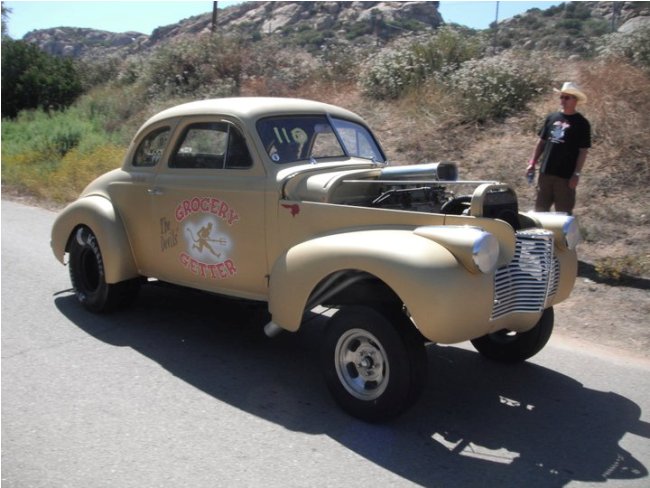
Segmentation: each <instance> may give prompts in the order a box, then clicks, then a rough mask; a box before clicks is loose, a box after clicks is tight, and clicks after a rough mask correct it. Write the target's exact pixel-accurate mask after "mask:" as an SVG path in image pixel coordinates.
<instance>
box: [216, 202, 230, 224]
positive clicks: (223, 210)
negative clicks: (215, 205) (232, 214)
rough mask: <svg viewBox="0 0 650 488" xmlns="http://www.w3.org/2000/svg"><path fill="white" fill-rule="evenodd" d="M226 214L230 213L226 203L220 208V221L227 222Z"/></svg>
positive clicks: (222, 203)
mask: <svg viewBox="0 0 650 488" xmlns="http://www.w3.org/2000/svg"><path fill="white" fill-rule="evenodd" d="M226 212H228V204H227V203H226V202H221V205H220V206H219V213H218V215H217V216H218V217H219V218H220V219H223V220H226V218H227V217H226Z"/></svg>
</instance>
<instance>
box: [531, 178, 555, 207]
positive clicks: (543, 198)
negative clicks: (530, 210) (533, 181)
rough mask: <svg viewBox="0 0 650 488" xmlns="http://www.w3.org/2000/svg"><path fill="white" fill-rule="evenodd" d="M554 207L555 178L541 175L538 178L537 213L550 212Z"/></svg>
mask: <svg viewBox="0 0 650 488" xmlns="http://www.w3.org/2000/svg"><path fill="white" fill-rule="evenodd" d="M551 205H553V177H552V176H549V175H544V174H541V173H540V174H539V177H538V178H537V198H536V200H535V212H548V211H550V210H551Z"/></svg>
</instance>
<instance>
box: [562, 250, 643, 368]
mask: <svg viewBox="0 0 650 488" xmlns="http://www.w3.org/2000/svg"><path fill="white" fill-rule="evenodd" d="M578 249H579V248H578ZM555 333H556V334H558V335H561V336H565V337H569V338H571V339H578V340H580V341H587V342H590V343H593V344H595V345H597V346H602V347H604V348H612V349H618V350H620V351H624V352H625V354H628V355H632V356H636V357H644V358H650V280H648V279H643V278H637V279H629V280H627V281H624V282H623V283H620V284H619V283H612V282H603V281H602V280H599V279H598V275H597V273H595V271H594V270H593V267H592V266H591V265H589V264H587V263H585V262H584V261H581V263H580V267H579V270H578V277H577V278H576V283H575V288H574V289H573V293H572V294H571V296H570V297H569V298H568V299H567V300H566V301H564V302H562V303H560V304H559V305H557V306H556V307H555Z"/></svg>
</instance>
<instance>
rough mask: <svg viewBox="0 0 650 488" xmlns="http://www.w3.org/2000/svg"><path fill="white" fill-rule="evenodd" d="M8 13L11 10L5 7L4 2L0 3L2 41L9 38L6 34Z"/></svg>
mask: <svg viewBox="0 0 650 488" xmlns="http://www.w3.org/2000/svg"><path fill="white" fill-rule="evenodd" d="M10 13H11V9H10V8H9V7H5V4H4V2H2V38H3V39H5V38H7V37H9V34H7V23H8V21H9V14H10Z"/></svg>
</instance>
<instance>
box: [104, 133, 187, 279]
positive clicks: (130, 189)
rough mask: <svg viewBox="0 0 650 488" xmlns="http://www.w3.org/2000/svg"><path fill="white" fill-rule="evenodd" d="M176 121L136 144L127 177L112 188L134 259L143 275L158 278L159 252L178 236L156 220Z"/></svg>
mask: <svg viewBox="0 0 650 488" xmlns="http://www.w3.org/2000/svg"><path fill="white" fill-rule="evenodd" d="M174 127H175V121H174V120H166V121H163V122H161V123H158V124H156V125H154V126H152V127H150V128H148V130H147V132H145V133H143V134H142V135H141V136H138V138H137V139H136V140H135V141H134V148H135V149H134V151H133V152H130V153H129V154H128V155H127V160H126V161H125V164H124V167H123V174H124V178H120V179H118V180H117V181H115V182H113V183H112V184H111V185H110V187H109V193H110V197H111V201H112V202H113V204H114V205H115V207H116V208H117V211H118V213H119V215H120V218H121V219H122V221H123V222H124V225H125V227H126V231H127V235H128V237H129V243H130V245H131V250H132V252H133V257H134V260H135V263H136V266H137V267H138V271H139V272H140V274H142V275H143V276H155V273H156V267H157V261H158V258H157V253H158V252H159V251H160V249H165V248H167V247H169V246H171V245H172V244H173V240H174V239H175V236H174V235H173V234H172V233H163V232H162V231H161V230H160V226H161V225H163V222H157V221H155V220H152V218H151V215H152V201H153V200H152V197H155V186H154V184H155V180H156V174H157V172H158V171H159V170H160V168H161V167H162V166H163V165H164V164H165V161H166V159H167V156H168V153H169V151H170V145H171V137H172V135H173V132H174Z"/></svg>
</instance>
